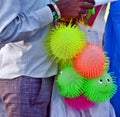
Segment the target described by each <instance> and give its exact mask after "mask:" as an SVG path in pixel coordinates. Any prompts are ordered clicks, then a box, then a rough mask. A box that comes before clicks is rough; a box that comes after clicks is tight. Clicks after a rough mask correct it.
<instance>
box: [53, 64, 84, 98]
mask: <svg viewBox="0 0 120 117" xmlns="http://www.w3.org/2000/svg"><path fill="white" fill-rule="evenodd" d="M55 81H56V83H57V89H58V93H59V94H60V95H62V96H64V97H70V98H71V97H76V96H79V95H80V94H81V93H82V92H83V89H82V87H83V82H84V78H83V77H82V76H80V75H79V74H78V73H77V72H76V71H75V70H74V69H73V67H71V66H66V67H65V68H63V69H62V70H61V71H60V73H59V74H58V76H57V78H56V80H55Z"/></svg>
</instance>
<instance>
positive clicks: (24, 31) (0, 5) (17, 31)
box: [0, 0, 53, 44]
mask: <svg viewBox="0 0 120 117" xmlns="http://www.w3.org/2000/svg"><path fill="white" fill-rule="evenodd" d="M52 21H53V16H52V12H51V10H50V9H49V7H48V6H45V7H43V8H41V9H38V10H36V11H33V12H31V13H29V14H28V13H24V12H21V11H20V3H19V0H7V2H6V0H0V44H6V43H9V42H16V41H21V40H26V39H28V38H30V37H31V36H32V35H34V34H35V33H36V32H37V31H38V30H39V29H40V28H43V27H44V26H47V25H48V24H49V23H51V22H52Z"/></svg>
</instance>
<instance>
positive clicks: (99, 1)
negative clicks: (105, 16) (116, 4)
mask: <svg viewBox="0 0 120 117" xmlns="http://www.w3.org/2000/svg"><path fill="white" fill-rule="evenodd" d="M113 1H117V0H95V6H98V5H101V4H106V3H108V2H113Z"/></svg>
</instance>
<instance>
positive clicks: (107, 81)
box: [85, 72, 116, 102]
mask: <svg viewBox="0 0 120 117" xmlns="http://www.w3.org/2000/svg"><path fill="white" fill-rule="evenodd" d="M115 91H116V85H115V84H114V83H113V79H112V77H111V76H110V74H109V73H107V72H105V73H104V74H103V75H102V76H100V77H98V78H95V79H91V80H87V81H86V86H85V95H86V96H87V97H88V98H89V99H90V100H92V101H95V102H102V101H105V100H107V99H109V98H111V97H112V96H113V94H114V93H115Z"/></svg>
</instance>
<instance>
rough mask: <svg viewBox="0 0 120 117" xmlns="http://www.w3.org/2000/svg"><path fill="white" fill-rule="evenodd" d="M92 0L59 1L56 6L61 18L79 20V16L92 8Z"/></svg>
mask: <svg viewBox="0 0 120 117" xmlns="http://www.w3.org/2000/svg"><path fill="white" fill-rule="evenodd" d="M94 4H95V2H94V0H59V1H57V2H56V5H57V6H58V8H59V9H60V13H61V16H62V18H72V19H74V18H79V17H80V15H81V14H84V13H86V12H87V10H88V9H91V8H93V7H94Z"/></svg>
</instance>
